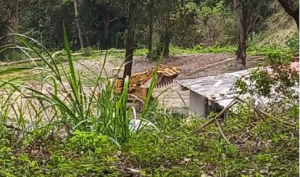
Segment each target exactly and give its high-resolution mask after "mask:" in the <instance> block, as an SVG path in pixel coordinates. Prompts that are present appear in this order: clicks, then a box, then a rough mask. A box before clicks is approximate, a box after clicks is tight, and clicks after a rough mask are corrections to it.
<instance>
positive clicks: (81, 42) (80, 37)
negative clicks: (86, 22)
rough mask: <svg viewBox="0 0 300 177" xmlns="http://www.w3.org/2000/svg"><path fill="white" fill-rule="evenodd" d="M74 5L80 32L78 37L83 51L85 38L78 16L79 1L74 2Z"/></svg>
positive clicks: (74, 0)
mask: <svg viewBox="0 0 300 177" xmlns="http://www.w3.org/2000/svg"><path fill="white" fill-rule="evenodd" d="M73 3H74V12H75V20H76V25H77V30H78V37H79V42H80V48H81V49H83V47H84V43H83V37H82V32H81V31H82V30H81V25H80V22H79V20H78V17H79V14H78V0H73Z"/></svg>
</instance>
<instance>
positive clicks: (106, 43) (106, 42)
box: [102, 11, 110, 50]
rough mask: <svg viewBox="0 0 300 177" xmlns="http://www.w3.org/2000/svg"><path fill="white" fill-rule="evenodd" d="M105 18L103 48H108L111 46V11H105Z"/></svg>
mask: <svg viewBox="0 0 300 177" xmlns="http://www.w3.org/2000/svg"><path fill="white" fill-rule="evenodd" d="M103 18H104V20H103V21H104V40H103V45H102V49H104V50H106V49H108V48H109V23H110V22H109V19H110V12H108V11H105V13H103Z"/></svg>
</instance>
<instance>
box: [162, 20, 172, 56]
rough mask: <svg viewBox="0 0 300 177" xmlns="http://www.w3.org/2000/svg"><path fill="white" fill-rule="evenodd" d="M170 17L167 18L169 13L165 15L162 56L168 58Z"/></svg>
mask: <svg viewBox="0 0 300 177" xmlns="http://www.w3.org/2000/svg"><path fill="white" fill-rule="evenodd" d="M169 26H170V19H169V14H168V15H167V18H166V28H165V35H164V52H163V57H164V58H169V55H170V37H171V36H170V29H169Z"/></svg>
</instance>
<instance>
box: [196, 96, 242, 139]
mask: <svg viewBox="0 0 300 177" xmlns="http://www.w3.org/2000/svg"><path fill="white" fill-rule="evenodd" d="M235 103H236V98H234V99H233V100H232V101H231V102H230V103H229V104H228V105H227V106H226V108H224V109H223V110H222V111H221V112H220V113H219V114H218V115H216V116H215V117H214V118H213V119H211V120H209V121H208V122H206V123H205V124H204V125H203V126H202V127H201V128H200V129H198V130H196V131H195V133H197V132H199V131H200V130H202V129H204V128H206V127H208V126H209V125H211V124H212V123H213V122H214V121H215V120H216V119H217V118H219V117H220V116H221V115H222V114H223V113H225V112H226V111H228V110H229V109H230V108H231V107H232V106H233V105H235Z"/></svg>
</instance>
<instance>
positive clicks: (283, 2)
mask: <svg viewBox="0 0 300 177" xmlns="http://www.w3.org/2000/svg"><path fill="white" fill-rule="evenodd" d="M278 2H279V3H280V4H281V6H282V7H283V8H284V10H285V12H286V13H288V14H289V15H290V16H291V17H293V18H294V20H295V21H296V24H297V27H298V30H299V5H298V7H297V9H296V10H293V9H292V7H291V6H290V5H289V4H288V1H287V0H278Z"/></svg>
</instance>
